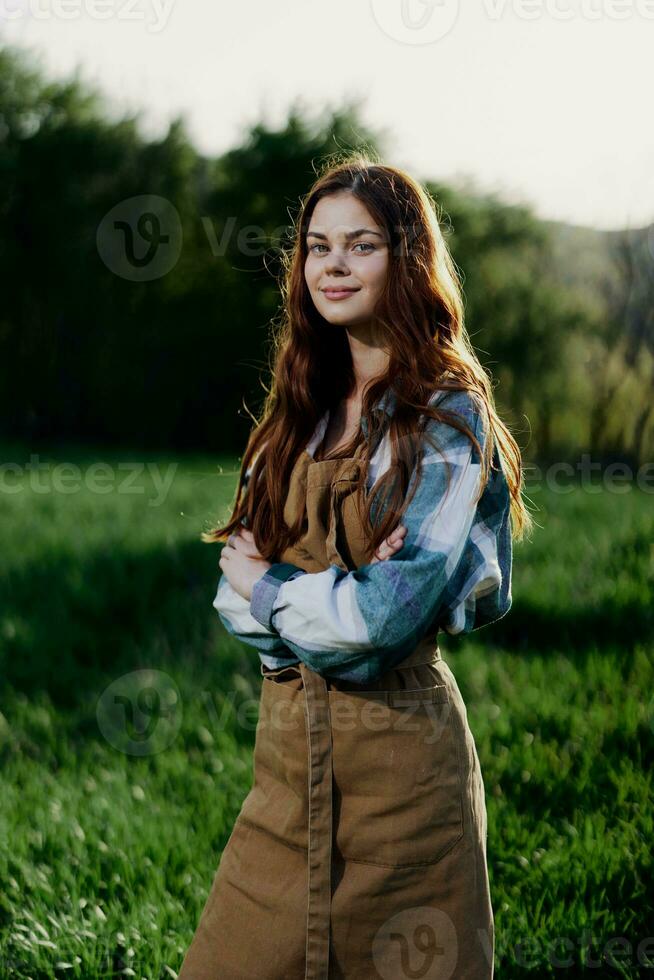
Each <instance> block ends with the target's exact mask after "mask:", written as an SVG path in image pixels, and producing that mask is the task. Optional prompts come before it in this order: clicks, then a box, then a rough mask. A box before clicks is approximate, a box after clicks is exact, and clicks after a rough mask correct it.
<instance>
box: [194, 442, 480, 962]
mask: <svg viewBox="0 0 654 980" xmlns="http://www.w3.org/2000/svg"><path fill="white" fill-rule="evenodd" d="M360 465H362V464H361V461H360V459H359V456H358V454H357V455H355V456H353V457H350V458H347V459H331V460H330V459H326V460H320V461H314V460H313V458H312V457H311V456H310V455H309V453H308V452H307V451H306V450H305V451H304V452H303V453H302V455H301V456H300V457H299V458H298V461H297V463H296V465H295V468H294V470H293V474H292V477H291V483H290V487H289V494H288V499H287V503H286V509H285V518H286V520H287V522H288V521H290V520H292V519H293V518H294V517H295V514H296V513H297V510H296V509H297V508H299V509H301V510H304V508H305V504H306V515H305V521H306V524H305V533H304V534H303V536H302V537H301V539H300V540H299V542H298V543H297V544H296V545H295V546H294V547H292V548H289V549H286V550H285V551H284V553H283V554H282V556H281V558H280V560H281V561H285V562H293V563H294V564H296V565H298V566H299V567H301V568H304V569H305V570H306V571H308V572H317V571H322V570H323V569H325V568H328V567H329V565H330V564H336V565H338V566H339V567H341V568H344V569H349V570H352V569H354V568H357V567H358V566H360V565H362V564H364V563H365V562H366V558H365V556H364V553H363V546H364V543H365V540H364V536H363V531H362V524H361V521H360V520H359V517H358V513H361V512H362V509H361V508H362V503H363V502H362V501H361V500H357V499H356V497H357V494H356V493H355V492H354V483H355V480H356V477H357V475H358V472H359V470H358V467H359V466H360ZM261 673H262V675H263V681H262V685H261V698H260V706H259V720H258V724H257V731H256V741H255V749H254V780H253V785H252V788H251V790H250V792H249V793H248V795H247V796H246V798H245V800H244V802H243V805H242V807H241V810H240V812H239V814H238V817H237V819H236V822H235V824H234V828H233V830H232V833H231V836H230V838H229V840H228V842H227V845H226V847H225V849H224V851H223V853H222V856H221V859H220V863H219V866H218V870H217V871H216V874H215V876H214V880H213V884H212V887H211V890H210V893H209V896H208V898H207V901H206V904H205V906H204V909H203V911H202V915H201V918H200V921H199V923H198V926H197V929H196V932H195V934H194V936H193V940H192V943H191V945H190V946H189V948H188V950H187V952H186V956H185V958H184V962H183V964H182V968H181V970H180V973H179V980H334V978H346V980H379V978H381V980H403V978H420V980H432V978H433V980H448V978H453V980H489V978H492V977H493V954H494V945H495V936H494V922H493V912H492V907H491V900H490V890H489V881H488V873H487V865H486V805H485V797H484V784H483V780H482V776H481V771H480V767H479V759H478V756H477V751H476V747H475V742H474V738H473V735H472V732H471V730H470V728H469V726H468V719H467V713H466V707H465V704H464V702H463V699H462V697H461V693H460V691H459V688H458V685H457V682H456V680H455V678H454V675H453V673H452V672H451V670H450V668H449V667H448V666H447V664H446V663H445V661H444V660H443V659H442V657H441V655H440V651H439V649H438V645H437V637H432V638H425V639H424V640H423V641H421V643H419V644H418V646H417V647H416V649H415V650H414V651H413V652H412V654H411V655H410V656H409V657H407V658H406V659H405V660H404V661H402V663H401V664H400V665H399V666H398V667H395V668H393V669H392V670H389V671H387V672H386V673H385V674H383V675H382V676H381V677H380V678H378V680H377V681H376V682H374V683H372V684H366V685H365V688H366V689H365V690H362V689H361V686H360V685H357V684H354V683H352V682H347V681H342V680H333V679H328V678H323V677H322V676H320V675H319V674H317V673H315V672H314V671H311V670H309V669H308V668H307V666H306V665H305V664H304V663H301V664H300V665H299V666H298V667H294V666H293V667H284V668H280V669H278V670H275V671H267V670H266V668H264V667H263V666H262V667H261Z"/></svg>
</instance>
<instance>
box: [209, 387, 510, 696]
mask: <svg viewBox="0 0 654 980" xmlns="http://www.w3.org/2000/svg"><path fill="white" fill-rule="evenodd" d="M456 410H457V411H458V410H459V409H458V408H457V409H456ZM461 414H462V417H463V420H464V421H465V422H467V423H468V425H469V427H470V428H471V430H472V431H473V432H474V434H475V436H476V438H477V439H478V441H479V443H480V445H481V446H482V449H483V445H484V439H485V432H484V427H483V424H482V418H481V416H480V414H479V413H478V412H477V411H476V409H475V408H474V407H473V406H472V403H471V402H470V401H469V400H468V399H466V401H465V404H464V406H463V410H462V413H461ZM426 431H427V433H429V434H433V435H434V437H435V441H436V444H437V446H438V447H439V450H440V452H439V451H438V450H436V449H434V448H433V447H432V446H431V445H430V444H429V443H428V442H427V441H425V443H424V445H423V457H422V477H421V480H420V482H419V484H418V488H417V490H416V493H415V494H414V496H413V498H412V500H411V502H410V503H409V505H408V507H407V508H406V510H405V513H404V515H403V517H402V523H403V524H404V525H405V526H406V528H407V533H406V538H405V541H404V545H403V547H402V548H401V549H400V550H399V552H397V553H396V554H395V555H393V556H391V557H390V558H389V560H387V561H379V562H375V563H371V564H368V565H364V566H362V567H360V568H358V569H356V570H355V571H352V572H346V571H344V570H343V569H341V568H339V567H338V566H337V565H331V566H330V567H329V568H328V569H326V570H325V571H322V572H318V573H307V572H305V571H304V570H303V569H301V568H298V566H296V565H293V564H290V563H286V562H278V563H275V564H273V565H271V567H270V568H269V569H268V570H267V571H266V572H265V574H264V575H262V576H261V578H259V579H258V580H257V581H256V582H255V584H254V586H253V589H252V597H251V600H250V602H249V603H248V602H247V600H245V599H242V597H240V596H237V594H236V593H233V590H231V587H230V586H229V583H226V582H225V580H224V577H223V579H221V584H220V585H219V588H218V595H217V596H216V601H215V602H214V605H216V608H217V609H218V612H219V614H221V620H222V621H223V623H224V624H225V626H226V628H227V629H228V630H229V631H230V632H232V633H233V634H234V635H236V636H238V637H239V638H240V639H242V640H243V641H244V642H246V643H250V644H251V645H253V646H256V647H258V648H259V649H260V650H262V651H265V652H268V653H273V654H276V655H279V656H281V657H288V656H289V652H290V653H291V654H294V655H295V656H296V657H298V658H299V659H300V660H302V661H304V662H305V663H306V664H307V666H308V667H310V668H311V669H312V670H315V671H316V672H317V673H320V674H323V675H325V676H330V677H341V678H346V679H353V680H356V681H361V682H364V681H370V680H373V679H374V678H375V677H377V676H379V675H381V674H382V673H383V672H384V671H386V670H388V669H390V668H391V667H393V666H394V665H395V664H397V663H400V662H401V661H402V660H403V659H404V657H406V656H407V654H408V653H410V652H411V650H412V649H413V648H414V647H415V645H416V643H417V642H418V641H419V640H420V639H421V638H422V637H423V636H425V635H427V634H428V633H429V632H430V630H432V629H434V631H435V629H436V626H437V625H438V621H439V618H440V616H441V615H444V614H445V613H446V612H447V611H448V608H449V606H450V605H451V604H452V603H453V601H454V599H455V598H456V596H455V586H456V588H460V586H461V583H462V581H464V580H465V578H466V575H467V573H468V562H469V557H470V550H469V543H470V533H471V529H472V527H473V523H474V521H475V516H476V512H477V496H478V491H479V480H480V472H481V467H480V461H479V457H478V455H477V453H476V450H475V449H474V446H473V444H472V443H471V441H470V439H469V438H468V437H467V436H466V435H465V434H464V433H462V432H460V431H459V430H458V429H456V428H454V427H453V426H449V425H445V424H438V423H433V422H432V421H431V420H430V422H429V423H428V425H427V430H426ZM448 473H449V479H450V483H449V489H448V487H447V482H448ZM414 477H415V471H414V474H412V480H413V479H414ZM471 571H472V567H471ZM494 584H495V585H496V586H498V587H499V579H498V581H497V582H496V583H494ZM492 585H493V583H490V587H492ZM486 588H487V590H488V588H489V583H488V582H487V583H486ZM232 593H233V594H232ZM219 606H220V608H219ZM223 613H224V614H226V615H223ZM227 617H229V618H227Z"/></svg>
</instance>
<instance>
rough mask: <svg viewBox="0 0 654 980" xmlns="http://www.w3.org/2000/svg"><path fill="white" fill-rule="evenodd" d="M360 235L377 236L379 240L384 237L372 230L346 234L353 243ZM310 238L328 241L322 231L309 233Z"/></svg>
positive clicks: (361, 229) (362, 229) (347, 238)
mask: <svg viewBox="0 0 654 980" xmlns="http://www.w3.org/2000/svg"><path fill="white" fill-rule="evenodd" d="M359 235H377V236H378V237H379V238H383V237H384V236H383V235H382V233H381V232H379V231H373V230H372V228H357V230H356V231H346V232H345V238H346V240H347V241H348V242H349V241H351V240H352V239H353V238H358V237H359ZM310 236H313V237H314V238H322V239H324V240H325V241H326V240H327V235H323V233H322V232H321V231H308V232H307V238H309V237H310Z"/></svg>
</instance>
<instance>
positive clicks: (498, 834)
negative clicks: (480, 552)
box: [0, 445, 654, 980]
mask: <svg viewBox="0 0 654 980" xmlns="http://www.w3.org/2000/svg"><path fill="white" fill-rule="evenodd" d="M31 452H32V453H36V450H34V449H33V448H32V449H31ZM37 456H38V458H35V457H32V461H31V462H32V464H34V465H33V466H32V469H30V470H28V469H26V464H27V463H28V462H30V451H28V450H27V449H25V448H24V447H16V446H8V445H7V446H4V447H3V450H2V460H1V461H0V462H3V463H5V464H6V462H7V461H8V460H13V461H15V463H16V464H18V467H19V468H16V466H14V467H13V468H7V467H6V465H5V467H4V469H3V472H2V492H0V527H1V535H2V537H1V547H0V597H1V600H0V651H1V657H2V665H1V669H2V699H1V702H0V711H1V714H0V760H1V766H2V792H1V800H0V977H1V978H3V980H4V978H5V977H20V978H27V977H31V978H34V980H36V978H46V977H80V978H84V980H89V978H96V977H119V976H132V977H138V978H149V980H153V978H166V977H174V976H175V975H176V972H177V970H178V969H179V966H180V964H181V960H182V957H183V953H184V951H185V949H186V948H187V946H188V943H189V942H190V939H191V937H192V934H193V931H194V928H195V924H196V922H197V918H198V916H199V914H200V911H201V908H202V905H203V904H204V900H205V898H206V895H207V892H208V889H209V887H210V884H211V881H212V878H213V875H214V873H215V869H216V867H217V865H218V861H219V858H220V853H221V850H222V848H223V846H224V844H225V842H226V841H227V838H228V836H229V833H230V831H231V827H232V824H233V821H234V819H235V817H236V814H237V813H238V810H239V808H240V805H241V802H242V800H243V798H244V796H245V794H246V793H247V791H248V789H249V785H250V780H251V775H252V768H251V760H252V748H253V745H254V734H255V724H256V716H257V704H258V695H259V688H260V683H261V680H260V675H259V666H258V663H259V662H258V657H257V654H256V651H254V650H253V649H252V648H248V647H245V646H242V645H240V644H238V643H237V642H236V641H234V640H233V639H232V638H230V637H228V636H227V635H226V634H225V632H224V630H223V628H222V626H221V624H220V621H219V619H218V616H217V614H216V612H215V610H214V609H213V608H212V605H211V603H212V600H213V598H214V595H215V590H216V586H217V582H218V578H219V575H220V569H219V566H218V558H219V547H218V546H215V545H207V544H203V543H202V542H201V541H200V540H199V534H200V531H201V530H202V528H203V527H204V526H206V523H207V522H208V521H210V520H213V519H218V518H221V519H222V518H224V517H225V516H226V508H227V505H228V503H229V501H230V499H231V497H232V494H233V490H234V486H235V470H234V466H235V461H234V460H218V461H217V460H215V459H213V458H212V459H208V458H193V459H190V458H185V459H177V458H172V457H171V458H170V459H168V460H166V459H163V458H161V457H160V456H155V455H151V456H148V455H147V454H145V455H144V454H136V453H123V454H120V453H118V452H116V451H111V452H105V451H98V452H97V453H93V452H90V451H89V452H84V451H83V450H77V451H76V452H71V451H70V450H68V449H66V450H63V449H62V450H59V451H50V452H48V451H44V450H40V451H38V454H37ZM64 460H65V461H67V462H68V463H69V464H70V465H69V466H68V468H67V469H61V468H59V469H58V468H57V466H56V465H55V464H58V463H62V462H63V461H64ZM96 461H103V462H104V463H105V464H108V465H106V466H105V467H104V469H103V468H101V467H97V466H96V468H95V470H94V469H93V468H92V464H93V463H95V462H96ZM36 463H40V464H41V469H40V470H39V469H36V468H35V464H36ZM220 463H222V464H223V468H224V471H223V473H220V472H219V468H218V467H219V464H220ZM74 467H78V469H77V470H75V468H74ZM166 480H168V481H169V482H168V484H166ZM529 495H530V498H531V499H532V500H533V501H534V502H535V503H537V505H538V507H539V508H540V509H539V511H538V512H537V513H536V514H535V517H536V520H537V521H538V523H539V524H541V525H542V529H538V528H537V529H536V531H535V534H534V538H533V541H532V542H531V543H525V544H521V545H518V546H516V547H515V550H514V576H513V608H512V609H511V611H510V612H509V614H508V615H507V616H506V617H505V618H504V619H503V620H501V621H499V622H498V623H496V624H495V625H494V626H491V627H487V628H485V629H481V630H479V631H476V632H475V633H473V634H472V635H471V636H468V637H467V638H462V639H459V640H456V639H455V638H453V637H446V638H445V639H443V642H442V644H441V649H442V652H443V656H444V657H445V659H446V660H447V661H448V662H449V664H450V666H451V668H452V670H453V671H454V673H455V675H456V678H457V680H458V683H459V686H460V688H461V691H462V694H463V696H464V699H465V701H466V704H467V708H468V718H469V721H470V726H471V728H472V730H473V733H474V735H475V738H476V741H477V748H478V752H479V756H480V760H481V764H482V771H483V774H484V780H485V784H486V793H487V803H488V819H489V840H488V849H489V866H490V872H491V888H492V897H493V905H494V909H495V917H496V929H497V937H496V975H497V976H498V977H501V978H518V977H526V976H535V977H549V976H566V977H577V976H582V975H586V974H588V975H591V976H594V977H600V976H602V977H603V976H611V977H635V976H639V975H641V974H642V972H643V965H642V964H643V962H644V958H645V956H647V955H649V956H650V957H651V962H652V963H653V964H654V938H653V939H652V940H651V941H650V942H649V944H647V939H648V936H650V935H651V936H654V889H653V888H652V880H653V868H652V863H653V862H652V855H651V847H652V841H653V840H654V827H653V809H652V775H651V773H652V762H653V760H654V751H653V750H654V683H653V681H654V677H653V670H652V652H653V650H654V639H653V637H654V588H653V586H654V544H653V542H654V496H653V495H652V494H651V493H646V492H644V491H642V490H639V489H637V488H635V487H634V488H632V489H631V490H630V491H629V492H627V493H620V494H618V493H611V492H607V491H604V492H602V493H599V494H595V493H588V492H586V491H584V490H582V489H576V490H575V491H574V492H572V493H566V494H562V493H554V492H552V491H546V490H542V491H538V490H537V488H535V487H534V486H533V485H532V486H530V488H529ZM139 671H146V673H144V674H138V673H136V672H139ZM111 684H114V685H115V686H114V687H113V688H109V685H111ZM116 691H118V692H119V693H120V692H122V695H123V696H124V697H127V698H128V699H129V698H132V699H134V698H136V700H132V704H133V705H136V707H137V709H138V710H136V712H135V714H134V715H133V716H129V717H128V718H125V721H124V725H123V732H122V738H123V739H125V738H128V740H127V741H121V735H120V731H119V729H120V725H119V724H117V718H116V716H115V715H114V714H112V712H113V711H114V710H115V709H114V708H113V707H112V706H113V704H114V701H113V700H112V695H113V694H114V693H115V692H116ZM139 691H140V692H141V693H140V694H139ZM137 695H138V697H137ZM123 710H125V709H123ZM121 717H124V716H121ZM147 721H149V722H150V723H151V724H150V727H145V728H144V723H145V722H147ZM155 723H156V724H155ZM153 727H154V729H155V730H153ZM639 945H640V949H639ZM556 957H558V960H557V959H556ZM602 957H604V959H603V960H602ZM607 957H608V959H607ZM598 961H599V965H593V964H598ZM639 961H640V963H639ZM557 962H558V963H559V964H562V965H559V966H557V965H555V964H556V963H557ZM289 980H292V978H289ZM398 980H401V978H398Z"/></svg>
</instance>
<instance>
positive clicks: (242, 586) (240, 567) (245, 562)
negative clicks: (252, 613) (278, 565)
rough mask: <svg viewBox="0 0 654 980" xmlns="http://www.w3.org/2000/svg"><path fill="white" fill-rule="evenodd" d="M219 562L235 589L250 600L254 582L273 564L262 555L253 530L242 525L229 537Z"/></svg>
mask: <svg viewBox="0 0 654 980" xmlns="http://www.w3.org/2000/svg"><path fill="white" fill-rule="evenodd" d="M218 564H219V565H220V568H221V570H222V572H223V574H224V575H225V577H226V579H227V580H228V582H229V584H230V585H231V587H232V588H233V589H234V591H235V592H238V594H239V595H240V596H242V597H243V598H244V599H246V600H247V601H248V602H249V601H250V599H251V598H252V588H253V586H254V583H255V582H257V581H258V580H259V579H260V578H261V576H262V575H264V574H265V573H266V572H267V571H268V569H269V568H270V566H271V562H269V561H266V560H265V558H262V557H261V554H260V552H259V551H258V549H257V546H256V545H255V543H254V536H253V534H252V531H249V530H248V529H247V528H246V527H242V526H241V527H240V528H239V529H238V531H236V532H234V533H233V534H230V536H229V537H228V539H227V543H226V544H225V546H224V547H223V550H222V553H221V555H220V560H219V562H218Z"/></svg>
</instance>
